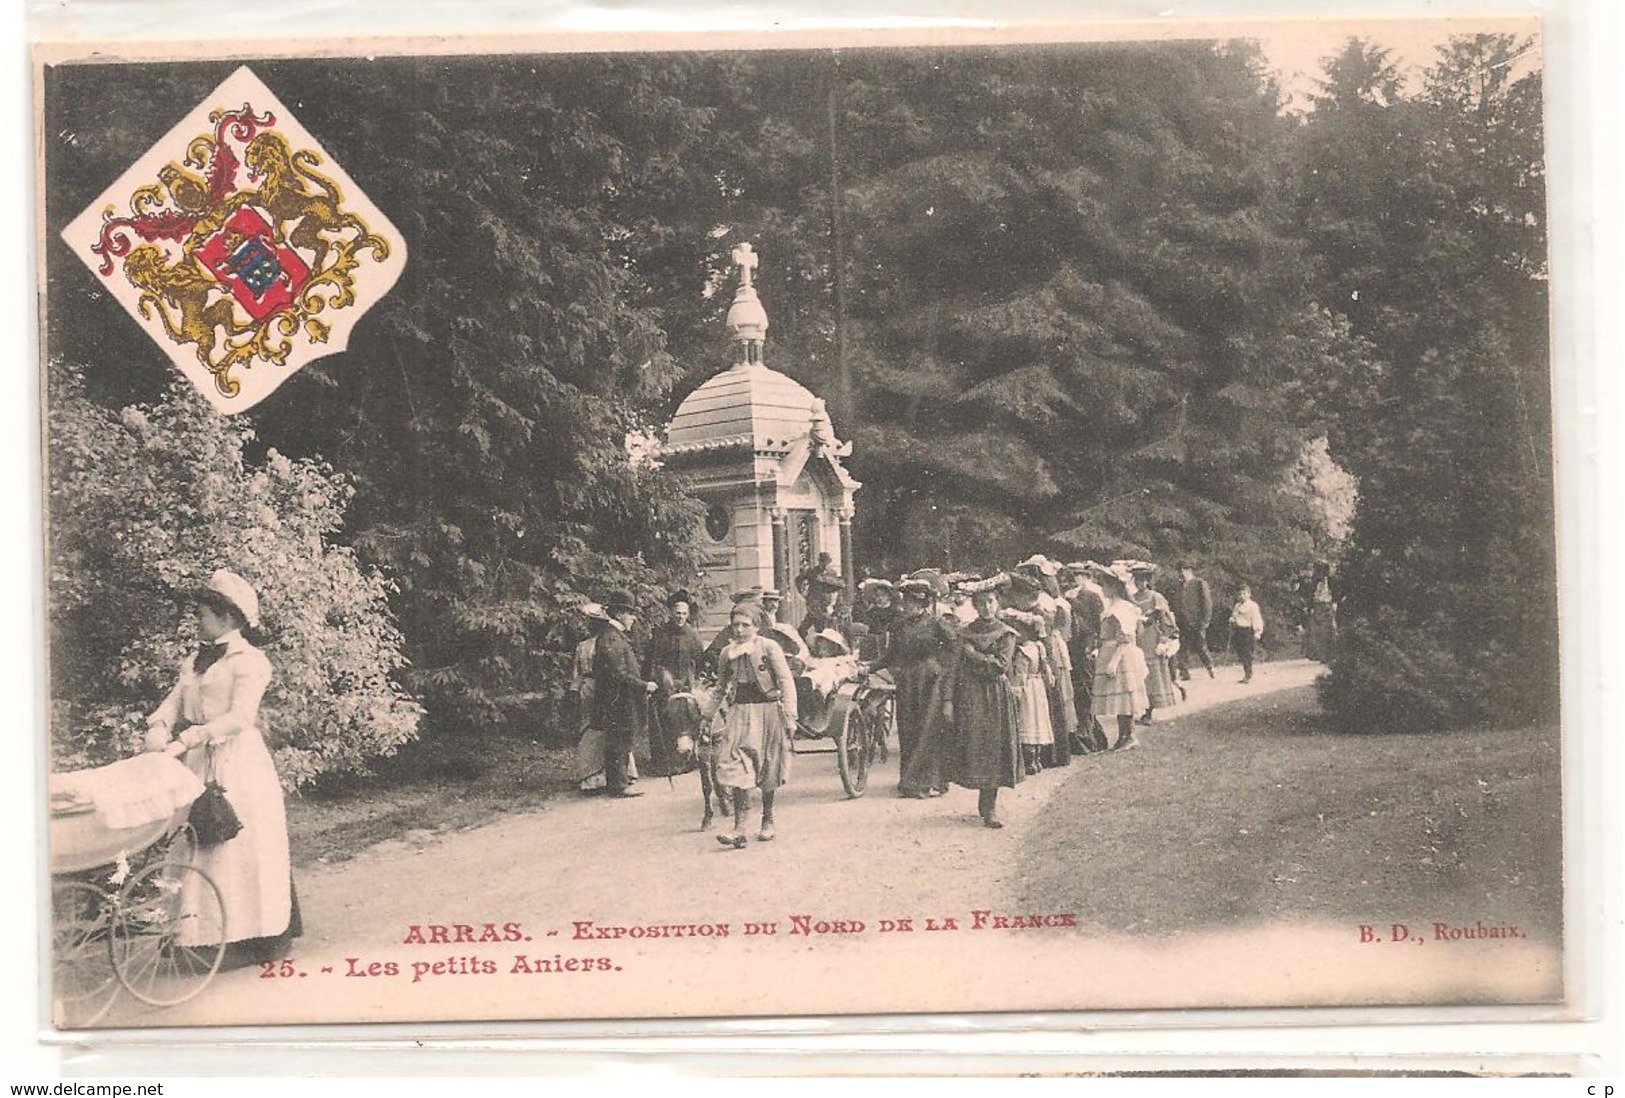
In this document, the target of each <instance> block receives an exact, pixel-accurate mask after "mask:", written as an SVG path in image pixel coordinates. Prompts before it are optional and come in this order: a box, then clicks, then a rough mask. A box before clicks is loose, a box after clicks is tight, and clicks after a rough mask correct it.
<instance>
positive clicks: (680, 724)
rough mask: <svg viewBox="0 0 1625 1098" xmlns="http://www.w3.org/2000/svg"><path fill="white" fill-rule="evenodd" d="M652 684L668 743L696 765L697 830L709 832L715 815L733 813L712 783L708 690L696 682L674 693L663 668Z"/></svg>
mask: <svg viewBox="0 0 1625 1098" xmlns="http://www.w3.org/2000/svg"><path fill="white" fill-rule="evenodd" d="M656 681H657V682H658V683H659V684H660V696H661V697H663V698H665V699H666V700H665V702H664V703H663V704H662V706H661V709H660V715H661V717H662V723H663V724H664V725H665V731H666V736H667V737H668V742H671V743H674V744H675V745H676V750H677V757H678V758H680V759H686V758H692V759H693V760H694V761H695V763H696V766H695V769H697V770H698V771H699V772H700V794H701V798H702V800H703V801H704V804H705V815H704V816H702V817H701V818H700V830H701V831H706V830H709V829H710V827H711V822H712V820H714V819H715V818H716V812H721V813H722V815H723V816H727V815H728V814H729V813H730V812H732V811H733V806H732V804H730V803H729V801H728V795H727V793H725V792H724V791H723V790H722V789H721V788H720V787H718V786H717V784H716V776H715V773H714V769H715V766H716V754H715V749H716V734H715V731H714V729H712V728H711V727H709V726H707V725H706V721H705V710H706V707H707V706H708V705H709V704H710V701H711V690H710V688H709V687H706V686H703V685H700V684H698V683H696V684H695V686H694V689H693V690H676V689H674V687H675V686H676V684H675V683H674V682H673V681H672V677H671V672H670V671H667V670H665V669H664V668H662V669H661V670H660V671H659V672H657V673H656ZM713 796H714V797H715V800H716V803H717V806H718V807H717V809H716V811H715V812H714V811H713V810H712V807H711V802H712V798H713Z"/></svg>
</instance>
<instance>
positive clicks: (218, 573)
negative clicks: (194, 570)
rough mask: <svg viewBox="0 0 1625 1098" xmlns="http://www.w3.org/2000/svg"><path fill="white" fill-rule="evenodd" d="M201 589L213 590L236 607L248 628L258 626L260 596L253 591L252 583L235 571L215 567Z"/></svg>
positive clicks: (256, 627)
mask: <svg viewBox="0 0 1625 1098" xmlns="http://www.w3.org/2000/svg"><path fill="white" fill-rule="evenodd" d="M203 589H204V590H205V591H213V592H214V593H215V594H217V595H219V596H220V597H221V598H223V599H225V600H226V601H227V602H229V603H231V605H232V606H234V607H236V608H237V612H238V613H239V614H241V615H242V616H243V621H245V622H247V623H248V627H249V628H250V629H258V628H259V626H260V597H259V595H258V594H256V593H255V591H254V586H253V584H251V583H249V582H248V581H247V580H245V579H244V578H243V577H241V576H239V575H238V574H237V573H236V572H233V571H231V570H230V569H227V568H219V569H216V570H215V572H214V574H213V575H211V576H210V577H209V582H208V583H206V584H204V585H203Z"/></svg>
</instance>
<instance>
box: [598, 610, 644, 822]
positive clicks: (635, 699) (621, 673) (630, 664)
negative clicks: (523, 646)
mask: <svg viewBox="0 0 1625 1098" xmlns="http://www.w3.org/2000/svg"><path fill="white" fill-rule="evenodd" d="M599 601H600V602H602V603H603V606H604V611H605V612H606V613H607V614H609V624H608V625H607V626H606V627H605V628H604V631H603V633H602V634H601V635H600V636H599V638H598V650H597V651H596V652H595V653H594V654H593V664H592V670H593V679H594V681H595V682H596V683H597V687H596V697H595V698H594V707H595V710H596V713H597V718H598V722H599V725H600V726H601V727H602V728H603V730H604V792H605V793H606V794H608V795H609V796H612V797H637V796H641V795H642V791H641V790H636V789H633V788H632V787H631V785H630V783H629V781H628V774H627V770H626V758H627V756H628V755H629V754H631V752H632V741H633V740H634V739H635V738H636V736H637V731H638V725H639V723H640V721H641V719H642V717H643V712H644V709H645V706H646V702H647V696H648V695H649V694H652V693H654V691H655V689H656V686H655V684H654V683H652V682H650V681H648V680H647V679H645V678H644V677H643V674H642V673H641V671H640V670H639V668H638V655H637V652H636V651H634V650H633V648H632V638H631V637H630V636H629V635H628V633H629V631H630V630H631V628H632V623H633V621H635V620H636V619H637V610H636V609H635V607H634V606H633V604H632V595H631V593H630V592H627V591H611V592H609V594H607V595H606V596H604V598H603V599H601V600H599Z"/></svg>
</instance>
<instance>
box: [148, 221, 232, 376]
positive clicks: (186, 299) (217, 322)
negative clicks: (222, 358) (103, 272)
mask: <svg viewBox="0 0 1625 1098" xmlns="http://www.w3.org/2000/svg"><path fill="white" fill-rule="evenodd" d="M124 274H125V277H127V278H128V279H129V280H130V284H131V285H132V286H134V287H135V288H136V289H138V290H140V291H141V297H140V300H139V302H138V305H139V307H140V310H141V316H142V318H143V319H151V316H152V313H151V312H149V309H152V310H156V311H157V313H158V317H159V319H160V320H162V321H163V324H164V330H165V331H167V332H168V333H169V338H170V339H172V340H174V341H175V342H176V343H182V344H184V343H195V344H197V358H198V361H199V362H201V363H202V364H203V365H204V367H205V368H206V369H208V370H209V372H210V373H213V374H214V375H215V379H216V382H217V383H218V384H219V385H220V386H221V389H222V391H225V389H226V387H227V386H231V387H232V388H233V389H235V382H232V381H231V380H230V379H229V378H225V377H223V376H222V371H221V367H220V364H217V363H216V362H215V361H214V350H215V346H216V343H217V342H218V334H217V333H218V331H219V329H221V328H224V329H225V330H226V337H227V339H230V337H231V336H234V335H238V334H240V333H242V332H246V331H248V330H250V329H251V328H253V327H254V325H253V324H250V323H242V322H240V321H239V320H238V319H237V312H236V309H235V308H234V307H233V305H232V302H231V299H230V298H225V297H219V296H215V298H214V300H213V301H211V300H210V299H209V298H210V295H211V294H216V295H217V294H218V291H219V289H220V283H219V282H217V281H215V280H214V279H213V278H211V277H210V276H208V275H207V274H205V273H203V271H201V270H199V269H198V268H197V266H196V265H195V264H194V263H192V262H191V261H190V260H183V261H182V262H180V263H177V264H174V265H173V266H171V265H170V264H167V263H165V262H164V252H163V250H162V249H161V248H158V247H157V246H155V245H152V244H142V245H141V246H139V247H137V248H135V249H133V250H132V251H131V252H130V254H129V256H128V257H126V259H125V260H124ZM166 306H167V308H166ZM171 309H173V310H174V312H175V314H176V315H175V317H173V318H172V317H171V315H170V310H171ZM228 395H230V394H228Z"/></svg>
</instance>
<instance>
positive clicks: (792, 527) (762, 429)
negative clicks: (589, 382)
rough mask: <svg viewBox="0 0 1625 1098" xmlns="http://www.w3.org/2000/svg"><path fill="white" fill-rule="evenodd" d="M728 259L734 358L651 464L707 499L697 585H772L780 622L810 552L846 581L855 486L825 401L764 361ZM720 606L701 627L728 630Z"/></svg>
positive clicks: (755, 318) (751, 292) (756, 307)
mask: <svg viewBox="0 0 1625 1098" xmlns="http://www.w3.org/2000/svg"><path fill="white" fill-rule="evenodd" d="M733 259H734V262H735V264H736V265H737V266H738V267H739V286H738V288H737V289H736V290H735V292H734V300H733V305H732V307H730V308H729V310H728V321H727V323H728V328H729V330H730V331H732V332H733V335H734V340H735V347H736V353H735V357H734V363H733V365H732V366H730V367H729V368H728V369H726V370H723V371H722V372H721V373H719V374H716V375H715V376H713V377H710V378H708V379H706V381H705V383H704V384H702V385H701V386H700V387H699V388H698V389H695V390H694V391H693V392H692V393H690V394H689V395H688V396H687V397H686V398H685V399H684V400H683V402H682V404H681V405H679V406H678V408H677V414H676V415H675V416H673V417H672V420H671V423H670V424H669V425H668V428H667V434H666V443H665V445H664V446H663V447H662V449H661V457H662V460H663V461H664V462H665V465H666V467H667V468H668V469H671V470H672V471H674V472H676V473H677V474H678V475H680V476H681V477H682V478H683V480H684V483H685V484H686V486H687V487H688V489H689V491H691V492H693V493H694V494H695V495H697V496H699V497H700V498H701V499H702V500H704V501H705V503H706V513H705V528H704V533H703V534H702V535H701V537H702V548H703V550H704V552H705V582H706V583H707V584H712V585H715V586H717V587H719V588H722V589H723V590H725V591H728V592H732V591H739V590H743V589H745V588H749V587H763V588H775V589H777V590H779V591H781V592H783V594H784V609H783V610H782V611H781V612H780V619H781V620H784V621H791V622H794V621H799V620H800V619H801V616H802V614H803V613H804V612H805V603H804V601H803V599H802V596H801V593H800V592H799V590H798V584H797V580H798V579H799V578H801V577H803V576H805V575H808V574H810V573H811V572H813V571H814V570H815V569H816V568H817V565H818V559H819V555H820V554H823V553H828V554H829V556H830V559H831V561H832V563H833V566H834V568H835V569H836V571H838V572H839V573H840V574H841V575H842V576H845V577H847V582H848V583H850V582H851V575H852V568H851V562H852V514H853V502H852V496H853V493H854V492H856V491H857V490H858V488H859V487H861V485H860V484H859V483H858V482H857V481H855V480H853V479H852V477H851V475H850V474H849V473H847V471H846V468H845V467H844V466H843V465H842V464H841V459H842V458H844V457H847V456H849V455H850V454H851V452H852V444H851V443H849V442H841V441H840V440H838V439H837V438H836V436H835V426H834V424H832V423H831V422H830V418H829V411H828V410H827V409H826V408H825V406H824V402H823V401H822V400H820V399H819V398H818V397H817V396H815V395H814V394H813V393H812V392H811V391H810V390H808V389H807V388H806V387H805V386H804V385H802V384H800V383H799V382H797V381H796V380H794V379H793V378H790V377H787V376H786V375H784V374H781V373H779V372H778V371H777V370H774V369H772V368H771V367H769V366H768V365H767V364H766V362H764V361H763V357H762V345H763V342H764V340H765V337H766V335H767V326H768V322H767V311H766V310H765V309H763V308H762V303H761V301H760V300H759V299H758V298H757V296H756V287H755V286H754V284H753V279H752V272H753V271H754V270H755V267H756V262H757V258H756V255H755V253H754V252H753V251H752V250H751V246H750V245H749V244H741V245H739V247H737V248H735V249H734V251H733ZM728 609H729V603H728V600H727V599H726V598H724V599H721V600H713V601H712V604H711V605H710V606H709V607H707V609H706V611H705V614H704V615H703V618H702V620H701V621H700V622H699V623H698V624H699V625H700V628H701V631H702V632H703V633H705V634H706V635H707V636H710V635H714V634H715V632H716V631H717V630H718V629H721V628H722V627H724V626H725V625H727V621H728Z"/></svg>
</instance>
